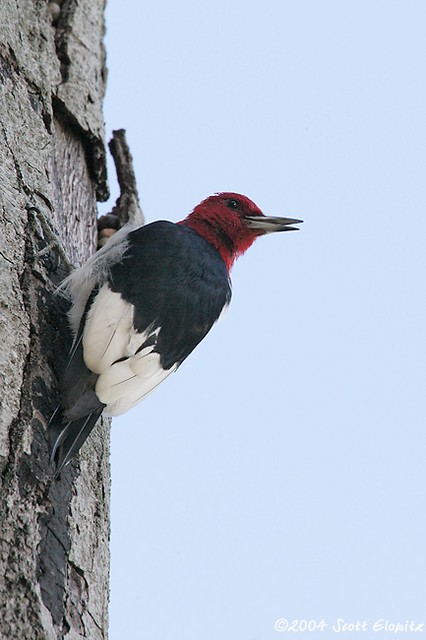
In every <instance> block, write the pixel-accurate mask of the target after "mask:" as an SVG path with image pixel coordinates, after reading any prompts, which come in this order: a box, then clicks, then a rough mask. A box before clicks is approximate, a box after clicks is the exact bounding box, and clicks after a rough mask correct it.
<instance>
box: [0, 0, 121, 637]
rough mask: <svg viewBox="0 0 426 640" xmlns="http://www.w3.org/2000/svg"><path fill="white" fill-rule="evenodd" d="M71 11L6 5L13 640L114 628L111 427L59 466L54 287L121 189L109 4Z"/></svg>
mask: <svg viewBox="0 0 426 640" xmlns="http://www.w3.org/2000/svg"><path fill="white" fill-rule="evenodd" d="M58 5H60V6H58ZM58 5H56V6H55V5H54V4H52V3H51V4H50V5H48V3H47V2H46V0H2V2H1V3H0V83H1V84H0V208H1V212H0V389H1V393H0V478H1V487H0V637H1V638H2V639H9V638H11V639H12V638H13V639H15V638H19V639H27V638H28V639H29V640H30V639H31V640H38V639H40V640H46V639H49V640H50V639H57V638H66V639H67V640H73V639H76V638H90V640H97V639H100V638H106V637H107V626H108V624H107V623H108V614H107V606H108V595H109V592H108V577H109V550H108V542H109V483H110V480H109V425H108V424H103V425H102V426H101V425H98V427H97V428H96V429H95V431H94V434H93V436H92V437H91V439H90V442H88V444H87V445H86V446H85V447H84V450H83V452H82V454H81V455H80V456H79V459H78V460H77V461H76V462H74V463H72V464H71V465H69V466H68V467H67V469H66V470H65V471H64V472H63V473H62V476H61V479H60V480H59V481H57V482H52V469H51V467H50V466H49V462H48V436H47V423H48V420H49V417H50V415H51V413H52V411H53V410H54V407H55V404H56V402H57V378H58V376H59V375H60V372H61V368H62V367H63V366H64V357H65V353H66V351H67V349H68V347H69V340H70V337H69V333H68V328H67V323H66V319H65V312H66V302H65V301H63V300H61V298H59V297H55V296H54V294H53V291H54V289H55V287H56V286H57V284H58V283H59V282H60V280H61V279H62V278H63V277H64V276H65V275H66V273H67V272H68V270H69V268H70V264H72V265H77V264H80V263H81V262H82V261H84V260H85V259H86V258H87V257H88V256H89V255H90V254H91V253H92V252H93V251H94V249H95V245H96V199H99V200H102V199H105V198H106V197H107V186H106V175H105V148H104V131H103V117H102V99H103V94H104V85H105V64H104V49H103V42H102V41H103V32H104V23H103V11H104V0H78V1H77V0H63V2H62V3H61V2H58ZM58 9H60V11H59V12H58ZM52 18H53V20H52ZM61 354H62V355H61Z"/></svg>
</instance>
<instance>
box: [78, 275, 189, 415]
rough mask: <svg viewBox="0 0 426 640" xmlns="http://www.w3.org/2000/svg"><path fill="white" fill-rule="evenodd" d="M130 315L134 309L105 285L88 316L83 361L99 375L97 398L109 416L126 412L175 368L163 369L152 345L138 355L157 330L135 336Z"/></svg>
mask: <svg viewBox="0 0 426 640" xmlns="http://www.w3.org/2000/svg"><path fill="white" fill-rule="evenodd" d="M133 314H134V307H133V305H132V304H130V303H129V302H126V301H125V300H123V298H122V297H121V295H120V294H119V293H115V292H113V291H111V289H110V288H109V286H108V285H107V284H104V285H103V287H102V288H101V289H100V291H99V293H98V295H97V296H96V298H95V300H94V303H93V305H92V306H91V308H90V310H89V313H88V314H87V319H86V324H85V328H84V334H83V353H84V361H85V363H86V366H87V367H88V368H89V369H90V370H91V371H94V372H95V373H98V374H99V378H98V380H97V383H96V389H95V391H96V395H97V396H98V398H99V400H100V401H101V402H104V403H105V404H106V405H107V407H106V409H105V412H106V413H108V414H109V415H111V416H118V415H120V414H122V413H124V412H125V411H128V409H130V408H131V407H133V406H134V405H135V404H137V403H138V402H139V401H140V400H142V398H144V397H145V396H146V395H147V394H148V393H149V392H150V391H152V390H153V389H154V388H155V387H156V386H157V385H158V384H160V382H162V381H163V380H164V379H165V378H167V376H169V375H170V374H171V373H172V372H173V371H175V370H176V368H177V366H173V367H171V368H170V369H163V367H162V366H161V364H160V356H159V354H158V353H154V348H155V343H154V344H151V345H149V346H147V347H144V348H143V349H141V350H140V351H138V350H139V349H140V347H141V346H142V345H143V344H144V342H145V341H146V340H147V339H148V338H149V337H152V336H158V333H159V331H160V327H157V328H156V329H155V330H152V329H151V330H148V331H145V332H143V333H138V332H137V331H136V330H135V328H134V325H133Z"/></svg>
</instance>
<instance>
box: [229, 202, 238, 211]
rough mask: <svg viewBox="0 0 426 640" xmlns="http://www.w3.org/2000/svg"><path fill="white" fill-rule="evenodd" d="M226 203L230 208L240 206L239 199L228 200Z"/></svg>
mask: <svg viewBox="0 0 426 640" xmlns="http://www.w3.org/2000/svg"><path fill="white" fill-rule="evenodd" d="M226 204H227V205H228V207H229V209H234V210H235V209H238V207H239V202H238V200H227V201H226Z"/></svg>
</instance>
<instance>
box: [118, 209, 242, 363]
mask: <svg viewBox="0 0 426 640" xmlns="http://www.w3.org/2000/svg"><path fill="white" fill-rule="evenodd" d="M128 241H129V246H128V249H127V251H126V253H125V254H124V256H123V260H122V261H121V262H120V263H118V264H115V265H113V266H112V268H111V272H110V273H111V275H110V282H109V284H110V287H111V289H112V290H113V291H116V292H119V293H120V294H121V296H122V297H123V298H124V300H126V301H127V302H130V303H131V304H133V305H134V307H135V312H134V325H135V328H136V330H137V331H139V332H143V331H145V330H146V329H147V328H148V327H153V328H157V327H161V330H160V333H159V335H158V340H157V347H156V351H157V352H158V353H159V354H160V357H161V364H162V366H163V368H164V369H169V368H170V367H172V366H173V365H174V364H175V363H178V364H180V363H181V362H183V360H185V358H186V357H187V356H189V354H190V353H191V351H193V349H195V347H196V346H197V344H198V343H199V342H200V341H201V340H202V339H203V338H204V336H205V335H206V334H207V333H208V331H209V330H210V329H211V327H212V325H213V324H214V323H215V322H216V320H217V319H218V317H219V315H220V313H221V311H222V309H223V308H224V306H225V305H226V304H228V303H229V301H230V299H231V287H230V284H229V277H228V271H227V269H226V266H225V263H224V262H223V260H222V258H221V257H220V256H219V254H218V252H217V251H216V249H215V248H214V247H213V246H212V245H211V244H210V243H209V242H207V240H205V239H204V238H202V237H201V236H200V235H199V234H198V233H196V231H193V230H192V229H190V228H189V227H186V226H184V225H180V224H173V223H172V222H165V221H161V222H153V223H152V224H149V225H146V226H145V227H141V228H139V229H136V230H135V231H133V232H132V233H130V234H129V237H128ZM130 265H132V271H131V272H130V271H129V269H130Z"/></svg>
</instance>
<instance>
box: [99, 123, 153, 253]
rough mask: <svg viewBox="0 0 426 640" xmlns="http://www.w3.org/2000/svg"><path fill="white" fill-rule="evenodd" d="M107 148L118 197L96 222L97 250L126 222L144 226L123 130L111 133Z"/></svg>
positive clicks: (131, 162)
mask: <svg viewBox="0 0 426 640" xmlns="http://www.w3.org/2000/svg"><path fill="white" fill-rule="evenodd" d="M108 146H109V149H110V151H111V155H112V157H113V158H114V164H115V170H116V172H117V180H118V184H119V186H120V195H119V197H118V198H117V200H116V203H115V205H114V207H113V208H112V211H111V213H108V214H106V215H105V216H102V217H101V218H99V220H98V231H99V242H98V248H100V247H102V246H103V245H104V244H105V243H106V242H107V241H108V238H109V237H110V236H111V235H113V234H114V233H115V232H116V231H117V229H120V228H121V227H122V226H123V225H124V224H126V223H127V222H133V223H135V224H138V225H142V224H144V216H143V213H142V209H141V207H140V204H139V196H138V189H137V186H136V177H135V172H134V170H133V158H132V155H131V153H130V149H129V146H128V144H127V142H126V132H125V130H124V129H119V130H118V131H113V132H112V139H111V140H110V142H109V145H108Z"/></svg>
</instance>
